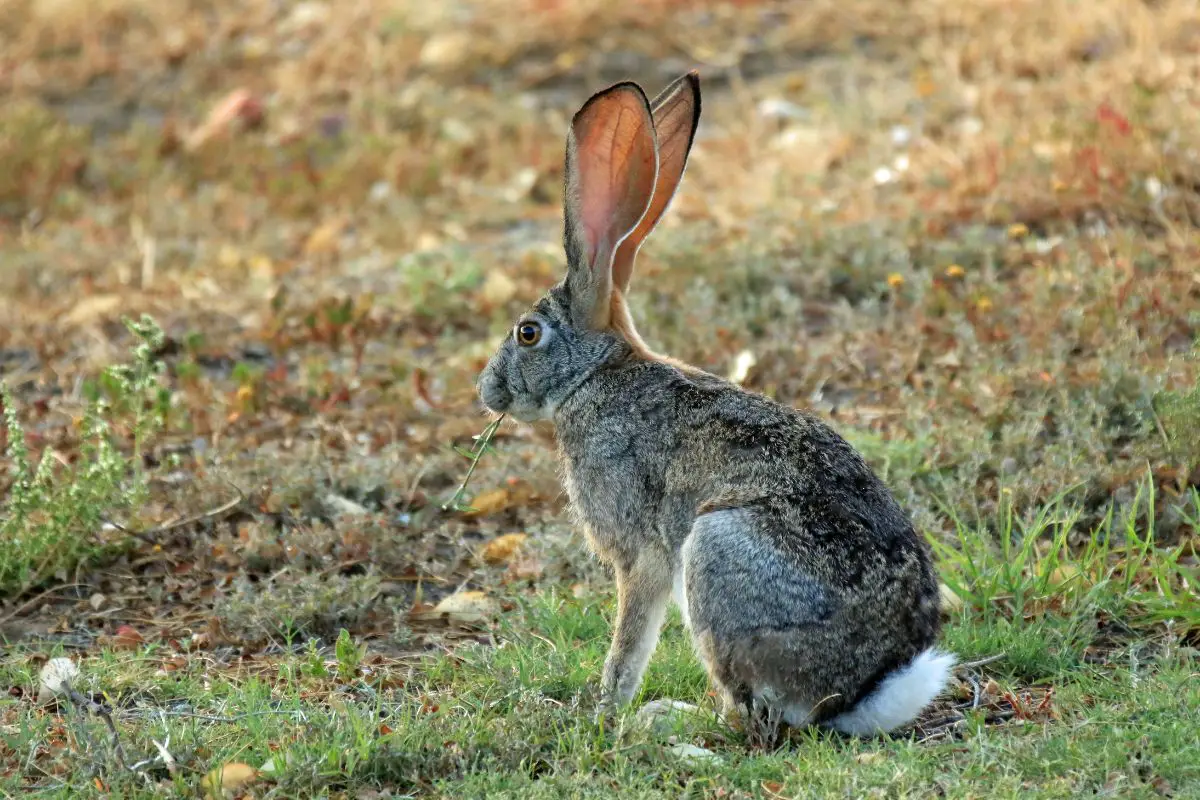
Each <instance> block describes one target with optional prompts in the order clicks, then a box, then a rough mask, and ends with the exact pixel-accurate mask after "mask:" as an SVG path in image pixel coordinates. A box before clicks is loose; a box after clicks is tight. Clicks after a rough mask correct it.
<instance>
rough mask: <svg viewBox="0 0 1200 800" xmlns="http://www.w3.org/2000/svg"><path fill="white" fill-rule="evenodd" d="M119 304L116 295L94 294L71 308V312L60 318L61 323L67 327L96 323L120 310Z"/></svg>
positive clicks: (119, 298) (119, 299) (119, 300)
mask: <svg viewBox="0 0 1200 800" xmlns="http://www.w3.org/2000/svg"><path fill="white" fill-rule="evenodd" d="M121 302H122V298H121V296H120V295H118V294H94V295H91V296H90V297H85V298H83V299H82V300H79V301H77V302H76V303H75V305H73V306H71V310H70V311H68V312H67V313H66V314H64V315H63V316H62V321H63V322H65V323H66V324H68V325H87V324H90V323H93V322H98V321H100V320H101V319H104V318H105V317H108V316H109V315H111V314H112V313H113V312H114V311H116V310H117V309H118V308H120V307H121Z"/></svg>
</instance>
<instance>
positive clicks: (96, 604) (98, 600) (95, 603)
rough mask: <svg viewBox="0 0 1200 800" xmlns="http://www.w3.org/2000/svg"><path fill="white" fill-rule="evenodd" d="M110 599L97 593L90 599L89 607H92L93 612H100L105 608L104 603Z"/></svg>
mask: <svg viewBox="0 0 1200 800" xmlns="http://www.w3.org/2000/svg"><path fill="white" fill-rule="evenodd" d="M107 599H108V598H107V597H105V596H104V595H102V594H100V593H99V592H97V593H96V594H94V595H92V596H91V597H89V598H88V605H90V606H91V607H92V611H99V610H100V609H101V608H103V607H104V601H105V600H107Z"/></svg>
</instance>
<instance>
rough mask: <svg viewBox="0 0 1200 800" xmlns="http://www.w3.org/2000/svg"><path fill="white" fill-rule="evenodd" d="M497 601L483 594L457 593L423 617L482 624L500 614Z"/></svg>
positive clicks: (449, 596)
mask: <svg viewBox="0 0 1200 800" xmlns="http://www.w3.org/2000/svg"><path fill="white" fill-rule="evenodd" d="M499 611H500V607H499V606H498V605H497V604H496V601H495V600H493V599H492V598H490V597H488V596H487V595H486V594H485V593H483V592H478V591H469V592H455V593H454V594H452V595H448V596H446V597H444V598H442V601H441V602H440V603H438V604H437V605H436V606H434V607H433V610H432V611H427V612H423V613H422V616H431V617H440V618H443V619H447V620H453V621H456V622H482V621H483V620H485V619H488V618H489V617H493V616H495V615H496V614H497V613H499Z"/></svg>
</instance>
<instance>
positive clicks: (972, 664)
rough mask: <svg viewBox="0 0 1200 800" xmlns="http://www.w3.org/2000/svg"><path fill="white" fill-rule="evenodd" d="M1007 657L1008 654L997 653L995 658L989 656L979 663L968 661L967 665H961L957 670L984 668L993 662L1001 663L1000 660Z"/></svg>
mask: <svg viewBox="0 0 1200 800" xmlns="http://www.w3.org/2000/svg"><path fill="white" fill-rule="evenodd" d="M1006 655H1008V654H1007V653H996V655H994V656H988V657H987V658H981V659H979V660H978V661H968V662H966V663H965V664H959V665H958V667H957V669H959V670H963V669H975V668H977V667H982V666H984V665H985V664H991V663H993V662H996V661H999V660H1000V659H1002V658H1004V657H1005V656H1006Z"/></svg>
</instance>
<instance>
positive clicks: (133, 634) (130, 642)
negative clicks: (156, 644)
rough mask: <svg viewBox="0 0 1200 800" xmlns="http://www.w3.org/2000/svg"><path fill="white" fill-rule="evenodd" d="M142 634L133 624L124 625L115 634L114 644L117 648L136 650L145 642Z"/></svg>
mask: <svg viewBox="0 0 1200 800" xmlns="http://www.w3.org/2000/svg"><path fill="white" fill-rule="evenodd" d="M145 641H146V640H145V639H144V638H143V637H142V634H140V633H138V630H137V628H135V627H133V626H132V625H122V626H120V627H119V628H117V631H116V633H114V634H113V638H112V646H113V647H114V648H115V649H117V650H136V649H137V648H138V647H140V646H141V645H142V644H144V643H145Z"/></svg>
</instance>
